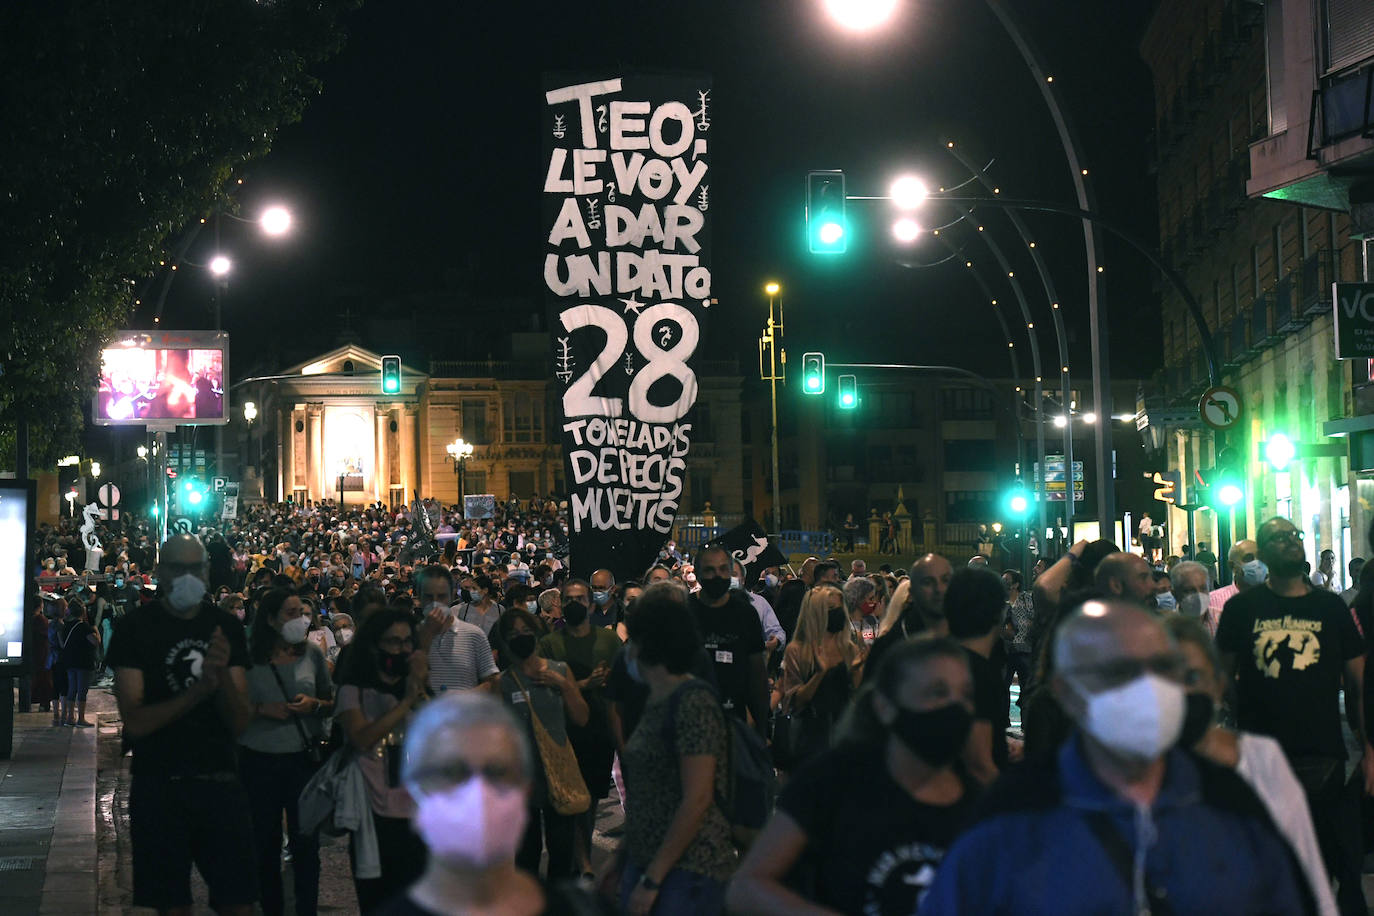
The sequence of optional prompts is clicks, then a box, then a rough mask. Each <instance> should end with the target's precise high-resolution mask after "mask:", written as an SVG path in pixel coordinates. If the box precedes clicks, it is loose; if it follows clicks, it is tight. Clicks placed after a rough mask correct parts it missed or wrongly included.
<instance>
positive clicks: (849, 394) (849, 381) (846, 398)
mask: <svg viewBox="0 0 1374 916" xmlns="http://www.w3.org/2000/svg"><path fill="white" fill-rule="evenodd" d="M858 406H859V380H858V379H857V378H855V377H854V376H852V375H842V376H840V407H841V408H842V409H844V410H853V409H854V408H856V407H858Z"/></svg>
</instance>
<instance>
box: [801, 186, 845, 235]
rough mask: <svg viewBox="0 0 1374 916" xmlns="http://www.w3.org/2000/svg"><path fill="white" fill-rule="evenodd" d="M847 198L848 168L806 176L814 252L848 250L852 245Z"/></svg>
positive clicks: (808, 230) (807, 220) (809, 231)
mask: <svg viewBox="0 0 1374 916" xmlns="http://www.w3.org/2000/svg"><path fill="white" fill-rule="evenodd" d="M844 202H845V194H844V172H840V171H826V172H811V173H809V174H808V175H807V176H806V233H807V241H808V244H809V246H810V248H811V253H812V254H844V252H845V250H846V249H847V248H848V245H849V240H848V238H847V235H848V232H847V229H846V226H847V223H846V222H845V216H844Z"/></svg>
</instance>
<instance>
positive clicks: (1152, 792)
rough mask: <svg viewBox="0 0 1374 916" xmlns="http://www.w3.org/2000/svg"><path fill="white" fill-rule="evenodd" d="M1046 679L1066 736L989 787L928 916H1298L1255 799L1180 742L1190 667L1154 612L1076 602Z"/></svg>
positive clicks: (1297, 892) (1284, 856) (1296, 899)
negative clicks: (1051, 752) (1042, 757)
mask: <svg viewBox="0 0 1374 916" xmlns="http://www.w3.org/2000/svg"><path fill="white" fill-rule="evenodd" d="M1054 671H1055V674H1054V680H1053V682H1052V683H1051V689H1052V690H1053V692H1054V696H1055V698H1056V699H1057V700H1058V702H1059V704H1060V705H1061V706H1062V707H1063V709H1064V712H1065V713H1066V714H1067V715H1068V716H1069V718H1070V719H1071V720H1072V721H1073V723H1074V725H1075V726H1076V730H1075V733H1074V734H1073V735H1072V736H1071V737H1070V738H1069V739H1068V740H1067V741H1066V742H1065V743H1064V744H1063V746H1062V747H1061V748H1060V750H1059V752H1058V754H1057V755H1056V756H1054V757H1051V758H1049V759H1048V760H1046V761H1044V762H1043V763H1041V764H1034V765H1029V766H1027V767H1023V768H1019V769H1013V770H1009V771H1008V772H1007V773H1006V774H1005V775H1004V776H1003V777H1002V779H1001V780H999V782H998V783H997V784H996V785H995V786H994V787H993V788H992V789H991V791H990V793H989V796H988V797H987V798H986V799H984V807H985V811H986V816H985V817H984V818H983V819H982V820H981V821H980V822H979V823H978V824H977V825H975V826H974V827H973V828H972V829H970V830H969V831H968V832H966V833H965V834H964V835H963V836H961V837H960V838H959V839H958V840H957V841H955V844H954V846H953V848H951V849H950V851H949V852H948V853H947V854H946V856H945V859H944V862H943V864H942V865H941V866H940V870H939V872H938V873H937V874H936V876H935V883H934V884H933V885H932V886H931V888H930V891H929V892H928V894H927V896H926V898H925V901H924V903H923V905H922V906H921V910H920V912H921V916H940V914H955V913H957V914H961V916H964V914H980V913H1011V912H1018V913H1031V912H1034V913H1042V912H1043V913H1050V912H1053V913H1056V914H1070V916H1072V914H1079V913H1083V914H1087V913H1166V912H1168V913H1203V912H1206V913H1216V914H1237V916H1239V914H1251V913H1302V912H1305V911H1307V908H1306V906H1305V903H1306V901H1305V899H1304V894H1303V892H1302V890H1301V886H1300V884H1299V878H1298V877H1297V872H1296V869H1295V866H1294V864H1293V862H1294V860H1293V857H1292V855H1291V853H1290V852H1289V851H1288V849H1287V847H1286V846H1285V845H1284V843H1283V841H1282V840H1281V839H1280V838H1279V837H1278V835H1277V834H1276V833H1275V831H1274V829H1273V827H1272V826H1271V825H1270V823H1269V820H1268V817H1267V815H1266V814H1265V813H1264V809H1263V806H1262V805H1261V803H1260V801H1259V799H1257V798H1256V797H1255V795H1254V793H1253V792H1252V791H1250V790H1249V789H1248V788H1247V787H1246V786H1245V784H1244V783H1243V782H1242V781H1241V780H1240V777H1239V776H1237V775H1236V774H1235V772H1234V771H1231V770H1227V769H1224V768H1221V767H1218V766H1216V765H1214V764H1211V763H1208V762H1206V761H1204V760H1202V759H1201V758H1198V757H1195V756H1193V755H1192V754H1190V753H1188V752H1187V751H1184V750H1181V749H1179V748H1176V747H1175V746H1174V745H1175V744H1176V743H1177V741H1178V738H1179V734H1180V732H1181V730H1182V727H1183V719H1184V705H1185V704H1184V693H1183V686H1182V678H1183V671H1184V659H1183V656H1182V654H1181V653H1180V652H1179V650H1178V647H1177V646H1176V645H1175V644H1174V642H1173V640H1172V639H1171V638H1170V637H1169V635H1168V634H1167V633H1166V632H1165V631H1164V628H1163V626H1162V625H1161V623H1160V621H1159V619H1158V618H1157V617H1156V616H1155V615H1154V614H1152V613H1150V612H1149V611H1147V610H1145V609H1143V608H1141V607H1139V606H1138V605H1133V604H1127V603H1125V602H1121V601H1116V600H1113V601H1109V602H1089V603H1088V604H1085V605H1083V606H1082V607H1081V608H1080V609H1079V610H1077V611H1076V612H1074V613H1073V614H1072V615H1070V616H1069V618H1068V619H1067V620H1065V621H1064V623H1063V624H1062V625H1061V627H1060V629H1059V630H1058V631H1057V633H1056V637H1055V644H1054ZM1009 849H1015V850H1018V852H1017V854H1016V855H1014V856H1011V857H1008V856H1007V855H1006V851H1007V850H1009Z"/></svg>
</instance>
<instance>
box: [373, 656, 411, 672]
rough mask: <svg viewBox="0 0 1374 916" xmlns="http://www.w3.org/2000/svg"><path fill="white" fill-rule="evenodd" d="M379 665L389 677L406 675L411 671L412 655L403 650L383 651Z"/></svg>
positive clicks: (378, 661)
mask: <svg viewBox="0 0 1374 916" xmlns="http://www.w3.org/2000/svg"><path fill="white" fill-rule="evenodd" d="M377 666H378V667H379V668H380V669H381V672H382V674H385V675H386V676H387V677H405V676H406V675H407V674H408V673H409V672H410V656H408V655H406V654H405V653H403V652H383V653H382V654H381V657H380V658H379V659H378V660H377Z"/></svg>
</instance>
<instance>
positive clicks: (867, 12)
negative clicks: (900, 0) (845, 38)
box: [825, 0, 897, 32]
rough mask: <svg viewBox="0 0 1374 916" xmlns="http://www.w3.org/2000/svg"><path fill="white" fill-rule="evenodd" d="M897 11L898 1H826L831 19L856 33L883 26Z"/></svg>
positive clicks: (826, 7) (826, 8)
mask: <svg viewBox="0 0 1374 916" xmlns="http://www.w3.org/2000/svg"><path fill="white" fill-rule="evenodd" d="M896 9H897V0H825V10H826V12H827V13H829V14H830V18H832V19H834V20H835V21H836V22H837V23H839V24H840V25H841V26H843V27H845V28H846V29H850V30H852V31H855V32H866V31H868V30H869V29H872V28H876V27H877V26H880V25H882V24H883V23H884V22H886V21H887V20H888V19H889V18H891V16H892V13H893V12H894V11H895V10H896Z"/></svg>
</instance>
